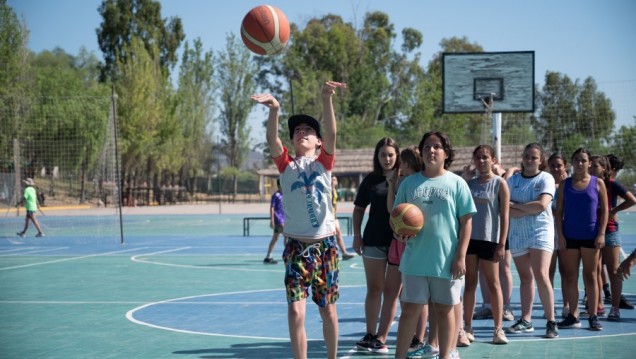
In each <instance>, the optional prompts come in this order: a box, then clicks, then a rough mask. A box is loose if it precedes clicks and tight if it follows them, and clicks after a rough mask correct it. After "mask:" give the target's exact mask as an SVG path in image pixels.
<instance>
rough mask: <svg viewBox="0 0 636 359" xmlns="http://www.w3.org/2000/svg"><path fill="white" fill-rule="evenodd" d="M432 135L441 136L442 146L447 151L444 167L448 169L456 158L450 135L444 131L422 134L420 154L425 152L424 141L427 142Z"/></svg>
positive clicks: (419, 147)
mask: <svg viewBox="0 0 636 359" xmlns="http://www.w3.org/2000/svg"><path fill="white" fill-rule="evenodd" d="M431 136H437V137H439V139H440V141H442V147H443V148H444V152H446V159H445V160H444V169H445V170H446V169H448V168H449V167H450V166H451V164H452V163H453V160H454V159H455V151H454V150H453V145H451V141H450V138H448V136H447V135H446V134H445V133H444V132H441V131H430V132H427V133H425V134H424V136H422V140H421V141H420V145H419V146H418V147H417V148H418V149H419V150H420V154H423V153H424V151H423V148H424V142H426V139H427V138H429V137H431ZM425 166H426V165H424V164H422V167H425Z"/></svg>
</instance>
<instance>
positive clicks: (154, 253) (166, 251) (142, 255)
mask: <svg viewBox="0 0 636 359" xmlns="http://www.w3.org/2000/svg"><path fill="white" fill-rule="evenodd" d="M190 248H192V247H179V248H172V249H166V250H165V251H159V252H152V253H144V254H138V255H136V256H132V257H130V260H131V261H133V262H143V263H145V261H144V260H142V259H137V257H145V256H154V255H157V254H163V253H170V252H178V251H182V250H184V249H190Z"/></svg>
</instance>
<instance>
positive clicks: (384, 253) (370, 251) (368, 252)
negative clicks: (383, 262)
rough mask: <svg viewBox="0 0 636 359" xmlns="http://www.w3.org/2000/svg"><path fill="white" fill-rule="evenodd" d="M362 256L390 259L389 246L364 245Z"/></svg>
mask: <svg viewBox="0 0 636 359" xmlns="http://www.w3.org/2000/svg"><path fill="white" fill-rule="evenodd" d="M362 256H363V257H364V258H370V259H388V258H389V247H385V246H382V247H372V246H364V247H362Z"/></svg>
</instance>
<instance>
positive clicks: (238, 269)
mask: <svg viewBox="0 0 636 359" xmlns="http://www.w3.org/2000/svg"><path fill="white" fill-rule="evenodd" d="M190 248H192V247H179V248H173V249H168V250H165V251H160V252H154V253H145V254H138V255H135V256H132V257H130V260H131V261H133V262H137V263H144V264H155V265H160V266H166V267H176V268H195V269H210V270H231V271H242V272H276V273H280V269H249V268H236V267H231V266H227V267H208V266H195V265H191V264H173V263H165V262H156V261H151V260H145V259H143V257H146V256H152V255H156V254H163V253H170V252H177V251H181V250H184V249H190ZM138 257H142V258H138Z"/></svg>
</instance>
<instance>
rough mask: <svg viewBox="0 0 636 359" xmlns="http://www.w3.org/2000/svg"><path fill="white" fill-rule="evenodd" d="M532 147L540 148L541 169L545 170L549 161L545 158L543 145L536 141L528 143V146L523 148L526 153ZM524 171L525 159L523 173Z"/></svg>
mask: <svg viewBox="0 0 636 359" xmlns="http://www.w3.org/2000/svg"><path fill="white" fill-rule="evenodd" d="M531 148H534V149H537V150H539V156H541V162H540V163H539V171H543V170H545V169H546V168H547V167H548V163H547V161H546V160H545V151H544V150H543V147H542V146H541V145H540V144H538V143H536V142H533V143H528V144H527V145H526V147H525V148H524V149H523V152H524V153H525V152H526V151H527V150H529V149H531ZM523 171H525V168H523V161H521V172H522V173H523Z"/></svg>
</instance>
